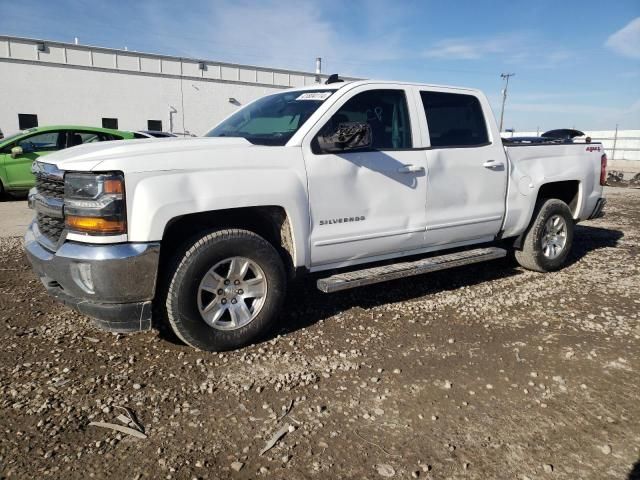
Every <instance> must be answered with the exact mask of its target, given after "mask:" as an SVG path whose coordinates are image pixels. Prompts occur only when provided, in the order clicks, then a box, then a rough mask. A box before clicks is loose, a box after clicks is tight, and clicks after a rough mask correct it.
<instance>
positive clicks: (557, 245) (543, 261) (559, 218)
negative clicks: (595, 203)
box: [515, 199, 574, 272]
mask: <svg viewBox="0 0 640 480" xmlns="http://www.w3.org/2000/svg"><path fill="white" fill-rule="evenodd" d="M536 212H537V213H536V214H535V215H536V216H535V218H534V220H533V222H532V223H531V225H530V227H529V229H528V230H527V231H526V233H525V236H524V241H523V243H522V249H520V250H516V251H515V257H516V260H517V261H518V263H519V264H520V265H522V266H523V267H524V268H527V269H529V270H534V271H536V272H550V271H553V270H558V269H559V268H561V267H562V266H563V265H564V264H565V262H566V260H567V256H568V255H569V252H570V251H571V246H572V245H573V230H574V223H573V217H572V216H571V210H569V207H568V206H567V204H566V203H564V202H563V201H561V200H557V199H549V200H545V201H543V202H542V203H541V204H540V205H539V206H538V208H537V209H536Z"/></svg>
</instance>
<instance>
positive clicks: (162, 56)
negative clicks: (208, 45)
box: [0, 35, 355, 80]
mask: <svg viewBox="0 0 640 480" xmlns="http://www.w3.org/2000/svg"><path fill="white" fill-rule="evenodd" d="M0 40H7V41H9V42H11V41H19V42H33V43H44V44H45V45H52V46H57V47H65V48H75V49H78V50H91V51H99V52H109V53H115V54H119V55H134V56H135V55H138V56H145V57H153V58H159V59H166V60H174V61H176V60H177V61H181V62H182V61H187V62H193V63H204V64H208V65H220V66H223V67H231V68H246V69H254V70H261V71H266V72H275V73H284V74H293V75H305V76H314V75H316V73H314V72H305V71H302V70H288V69H286V68H273V67H265V66H260V65H250V64H244V63H231V62H221V61H218V60H208V59H203V58H196V57H185V56H178V55H166V54H161V53H150V52H141V51H138V50H124V49H121V48H110V47H101V46H98V45H84V44H76V43H70V42H61V41H59V40H46V39H41V38H31V37H17V36H11V35H0ZM320 76H321V77H322V78H327V77H328V76H329V75H328V74H326V73H322V74H320ZM341 78H345V79H347V78H348V79H351V80H355V78H351V77H341Z"/></svg>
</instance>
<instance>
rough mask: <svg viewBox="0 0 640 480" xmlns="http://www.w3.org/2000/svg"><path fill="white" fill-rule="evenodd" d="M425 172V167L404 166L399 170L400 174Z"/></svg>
mask: <svg viewBox="0 0 640 480" xmlns="http://www.w3.org/2000/svg"><path fill="white" fill-rule="evenodd" d="M420 172H424V167H420V166H418V165H403V166H401V167H400V168H398V173H420Z"/></svg>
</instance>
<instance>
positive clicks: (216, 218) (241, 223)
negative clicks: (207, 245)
mask: <svg viewBox="0 0 640 480" xmlns="http://www.w3.org/2000/svg"><path fill="white" fill-rule="evenodd" d="M214 228H216V229H217V228H240V229H246V230H249V231H252V232H254V233H256V234H258V235H260V236H261V237H263V238H264V239H265V240H267V241H268V242H269V243H271V244H272V245H273V246H274V247H275V248H276V250H277V251H278V253H279V255H280V257H281V258H282V261H283V263H284V265H285V269H286V271H287V273H288V275H289V276H290V277H292V276H293V275H294V274H295V271H296V269H295V265H296V248H295V242H294V232H293V226H292V223H291V220H290V216H289V215H288V214H287V211H286V210H285V208H284V207H281V206H277V205H269V206H255V207H239V208H229V209H222V210H212V211H205V212H197V213H190V214H185V215H181V216H178V217H175V218H172V219H171V220H170V221H169V222H168V223H167V224H166V226H165V228H164V232H163V235H162V242H161V248H160V260H161V262H163V261H164V260H166V259H167V257H168V256H170V255H172V254H173V253H174V252H175V251H176V249H177V248H179V247H180V246H181V245H182V244H183V243H184V242H185V241H186V240H187V239H189V238H190V237H193V236H195V235H197V234H198V233H202V232H204V231H207V230H211V229H214ZM163 263H164V262H163Z"/></svg>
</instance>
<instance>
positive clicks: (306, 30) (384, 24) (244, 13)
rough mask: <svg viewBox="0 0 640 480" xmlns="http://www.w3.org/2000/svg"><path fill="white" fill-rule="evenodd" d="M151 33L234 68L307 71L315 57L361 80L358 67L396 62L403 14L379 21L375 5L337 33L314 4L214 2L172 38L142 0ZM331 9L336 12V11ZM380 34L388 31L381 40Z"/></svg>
mask: <svg viewBox="0 0 640 480" xmlns="http://www.w3.org/2000/svg"><path fill="white" fill-rule="evenodd" d="M144 1H145V2H146V3H145V5H147V6H148V15H146V16H145V18H147V19H151V21H152V29H151V30H152V31H153V32H167V33H166V34H163V36H164V42H165V43H166V47H164V48H165V49H167V48H171V49H172V50H178V51H180V52H182V54H183V55H187V56H191V57H198V58H220V59H223V60H227V61H232V62H238V63H252V64H259V65H270V66H274V67H282V68H294V69H300V70H306V71H309V70H313V68H314V65H315V63H314V60H315V57H318V56H320V57H322V58H323V71H324V72H335V71H338V72H340V73H341V74H344V75H350V74H351V75H353V74H359V75H362V70H363V66H371V65H380V64H381V63H384V62H386V61H390V60H397V59H398V58H401V57H402V56H403V55H404V54H405V52H406V48H404V47H403V43H404V42H403V40H404V39H403V35H404V34H405V32H404V29H403V25H404V24H405V23H406V21H405V20H406V17H405V14H404V13H396V14H393V15H388V16H387V17H383V16H381V15H380V13H379V12H380V8H381V7H379V8H373V7H375V6H376V5H378V6H380V5H382V4H383V3H384V2H382V1H381V0H380V1H376V2H372V3H371V4H370V5H371V7H372V8H371V9H369V8H368V9H364V10H363V11H362V18H360V22H359V23H358V25H357V26H356V27H355V28H349V29H344V28H342V29H341V28H340V24H339V23H338V22H335V19H334V18H333V15H334V13H333V10H332V9H331V8H328V6H327V5H326V4H325V3H323V2H320V1H309V2H299V1H296V0H265V1H263V2H260V3H257V4H256V3H255V2H249V1H247V0H219V1H217V2H215V3H206V4H202V8H200V9H199V10H198V11H197V14H196V13H191V12H190V11H185V12H183V13H182V14H181V15H182V16H183V22H184V23H187V24H188V25H189V29H188V30H187V31H186V32H184V33H183V32H180V33H177V32H176V29H175V25H174V24H172V22H173V19H172V18H171V17H170V16H169V17H167V15H166V13H165V12H162V13H158V12H157V8H156V7H155V6H153V4H152V3H150V0H144ZM336 8H337V7H336ZM380 31H384V32H390V33H386V34H385V35H384V36H381V35H380V33H379V32H380Z"/></svg>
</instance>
